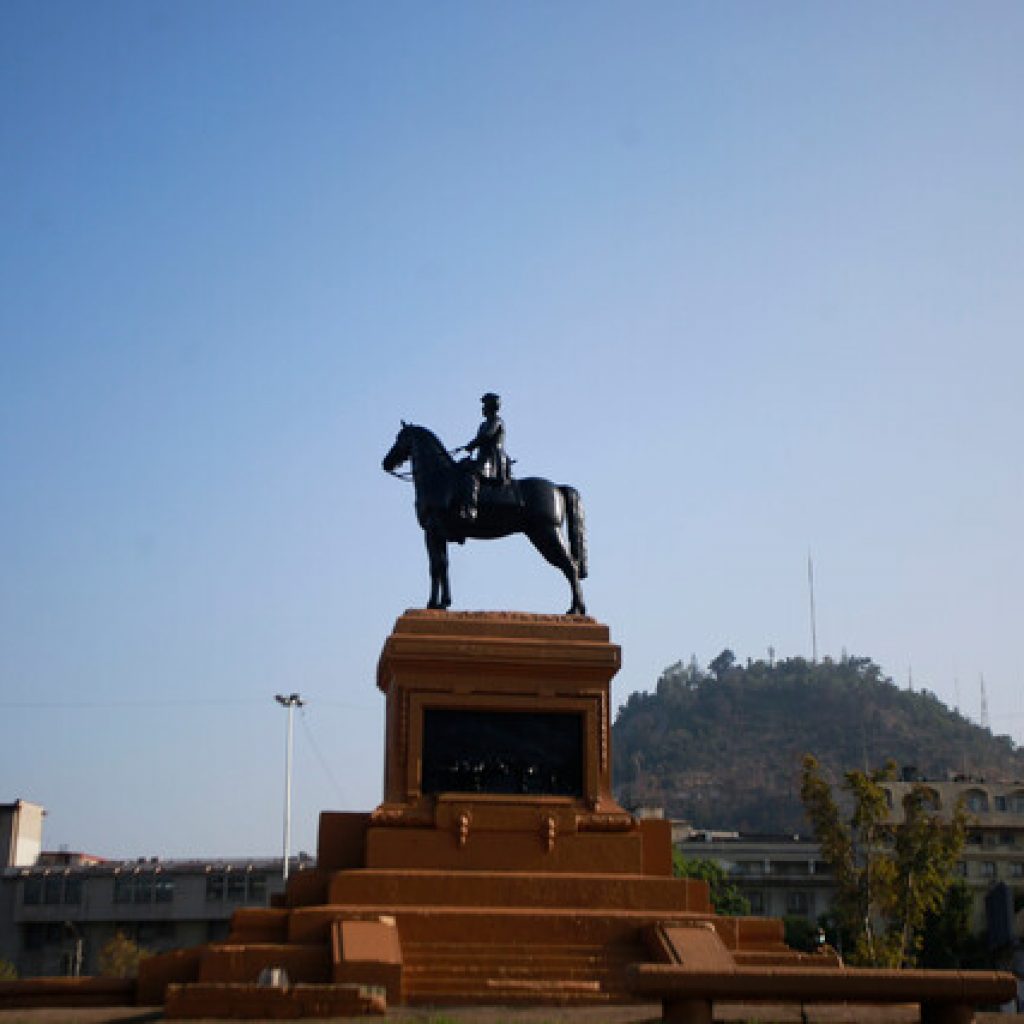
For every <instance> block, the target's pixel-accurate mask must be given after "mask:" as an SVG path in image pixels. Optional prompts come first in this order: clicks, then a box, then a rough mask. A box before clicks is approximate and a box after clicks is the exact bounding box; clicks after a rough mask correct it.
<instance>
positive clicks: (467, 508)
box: [459, 475, 480, 523]
mask: <svg viewBox="0 0 1024 1024" xmlns="http://www.w3.org/2000/svg"><path fill="white" fill-rule="evenodd" d="M479 503H480V480H479V478H478V477H477V476H476V475H473V476H471V477H470V478H469V486H468V487H467V488H466V502H465V504H464V505H463V506H462V509H461V511H460V513H459V514H460V516H461V517H462V518H463V519H465V520H466V522H468V523H471V522H473V520H474V519H476V517H477V511H478V508H479Z"/></svg>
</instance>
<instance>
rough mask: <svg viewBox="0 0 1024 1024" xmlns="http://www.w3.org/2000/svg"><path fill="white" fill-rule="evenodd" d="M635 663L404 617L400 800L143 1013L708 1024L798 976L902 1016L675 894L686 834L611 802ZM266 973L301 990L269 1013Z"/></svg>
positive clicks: (811, 960)
mask: <svg viewBox="0 0 1024 1024" xmlns="http://www.w3.org/2000/svg"><path fill="white" fill-rule="evenodd" d="M619 665H620V652H619V648H618V647H617V646H616V645H615V644H613V643H611V642H610V640H609V636H608V629H607V627H605V626H603V625H601V624H600V623H597V622H595V621H593V620H592V619H587V618H578V617H568V616H540V615H523V614H515V613H479V614H469V613H446V612H428V611H413V612H407V613H406V614H405V615H403V616H402V617H401V618H400V619H399V620H398V622H397V623H396V625H395V628H394V630H393V632H392V633H391V635H390V636H389V637H388V639H387V641H386V643H385V645H384V650H383V652H382V654H381V658H380V667H379V671H378V677H377V684H378V686H379V687H380V689H381V690H382V691H383V693H384V695H385V697H386V699H387V737H386V755H385V772H384V801H383V803H382V804H381V805H380V806H379V807H378V808H377V809H376V810H375V811H374V812H373V813H372V814H354V813H331V812H325V813H324V814H322V815H321V818H320V832H319V840H318V855H317V866H316V868H315V869H314V870H309V871H303V872H301V873H299V874H298V875H296V876H294V877H293V878H292V879H291V880H290V881H289V884H288V888H287V891H286V893H285V895H284V899H283V900H282V901H281V902H280V904H279V905H277V906H274V907H272V908H270V909H266V910H251V909H250V910H239V911H237V912H236V914H235V916H234V918H233V920H232V930H231V935H230V936H229V938H228V941H227V942H225V943H219V944H214V945H210V946H205V947H203V948H201V949H198V950H185V951H182V952H180V953H173V954H168V955H165V956H156V957H152V958H149V959H148V960H145V961H143V964H142V969H141V973H140V979H139V1001H140V1003H157V1002H162V1001H165V1000H166V1011H165V1015H166V1016H167V1017H168V1018H197V1017H204V1016H212V1015H215V1014H216V1015H218V1016H236V1017H240V1018H241V1017H253V1016H259V1017H270V1016H274V1017H289V1016H290V1017H303V1016H305V1017H315V1016H321V1017H322V1016H338V1015H340V1014H341V1013H345V1012H349V1013H355V1012H363V1013H374V1012H381V1010H382V1008H383V1006H384V1003H385V998H386V1002H387V1003H388V1004H392V1005H393V1004H395V1003H432V1004H440V1005H443V1004H452V1003H481V1004H486V1003H490V1004H493V1003H514V1002H533V1003H538V1002H541V1003H563V1004H583V1005H586V1004H591V1005H592V1004H596V1003H605V1002H612V1001H629V1000H635V999H638V998H643V994H646V997H647V998H648V999H650V998H652V997H653V998H660V999H663V1000H664V1003H665V1008H666V1014H667V1015H669V1016H671V1017H673V1018H674V1019H679V1020H692V1021H699V1020H705V1019H710V1013H711V1000H712V999H713V998H722V995H721V993H722V991H728V990H729V987H730V985H731V986H733V987H734V988H735V989H736V991H740V990H741V989H742V986H743V985H746V986H747V988H746V989H742V991H744V992H747V993H748V997H749V998H754V997H756V996H757V994H758V991H759V988H758V986H761V987H762V988H763V987H764V986H765V985H766V984H768V982H766V981H765V980H764V978H763V977H762V974H763V975H764V977H765V978H775V981H776V982H777V978H776V975H778V973H779V969H780V968H781V969H785V970H790V971H795V972H796V973H795V974H794V975H793V976H794V977H797V978H799V979H800V980H799V984H798V985H797V986H796V987H797V988H800V987H801V986H802V987H804V988H806V989H807V990H808V991H812V990H813V991H814V993H815V994H816V995H815V997H816V998H826V997H827V995H828V993H829V992H832V994H833V996H835V997H844V996H843V992H848V993H850V994H849V995H847V996H845V998H851V997H852V998H856V996H855V995H854V994H853V993H864V994H868V998H886V993H887V992H888V991H889V988H887V987H886V985H887V984H888V983H887V982H885V983H884V984H883V983H882V982H880V981H879V980H878V979H875V978H866V977H856V978H855V977H853V975H854V973H855V972H849V971H841V970H839V969H838V965H837V963H836V961H835V959H834V957H831V958H830V957H829V956H827V955H824V954H823V955H818V956H813V957H812V956H806V955H802V954H796V953H794V952H793V951H791V950H789V949H788V948H787V947H786V946H785V945H784V943H783V939H782V923H781V921H778V920H774V919H763V918H719V917H717V916H715V915H714V914H713V912H712V910H711V907H710V905H709V902H708V891H707V886H706V885H705V884H704V883H703V882H698V881H691V880H682V879H674V878H673V877H672V857H671V833H670V828H669V824H668V822H665V821H637V820H636V819H635V818H633V817H632V816H631V815H630V814H628V813H627V812H626V811H625V810H623V808H622V807H620V806H619V805H618V804H617V803H616V801H615V799H614V797H613V796H612V791H611V777H610V764H611V749H610V742H611V739H610V737H611V724H610V707H609V686H610V682H611V679H612V677H613V676H614V675H615V673H616V672H617V671H618V669H619ZM658 965H660V966H658ZM268 967H282V968H284V969H285V971H286V972H287V974H288V978H289V981H290V983H291V987H290V988H287V989H285V990H276V991H274V992H273V993H272V994H269V993H266V991H265V990H264V995H265V998H263V997H261V990H260V989H259V988H258V986H257V985H256V980H257V978H258V976H259V974H260V972H261V971H262V970H263V969H264V968H268ZM812 968H813V970H812ZM801 972H802V973H801ZM805 975H807V976H808V977H805ZM811 976H813V978H811ZM830 976H831V977H832V978H833V979H834V981H833V983H832V986H831V988H830V987H829V981H828V979H829V977H830ZM723 978H724V979H725V980H724V981H723ZM809 978H810V980H808V979H809ZM918 980H920V982H921V984H922V985H924V984H925V980H924V979H918ZM812 981H814V982H816V984H812V983H811V982H812ZM882 981H884V979H883V980H882ZM1004 982H1005V979H1001V980H998V981H994V982H993V985H995V986H996V988H998V987H999V985H1003V984H1004ZM1011 982H1012V979H1011ZM943 984H944V982H943ZM702 985H703V986H704V987H703V988H702V987H701V986H702ZM843 985H845V986H846V988H845V989H843V988H842V986H843ZM879 985H881V988H879ZM709 986H710V987H709ZM715 986H717V988H716V987H715ZM723 986H724V989H723ZM851 986H852V987H851ZM936 986H939V982H934V984H932V989H931V990H930V991H932V992H933V994H934V993H939V988H937V987H936ZM913 987H914V986H913V985H910V986H909V988H913ZM925 987H927V986H925ZM939 987H941V986H939ZM909 988H908V987H907V986H906V985H904V986H903V987H901V988H899V991H898V995H899V997H900V998H901V999H908V998H912V997H913V996H912V993H910V994H908V993H909ZM773 991H774V990H773ZM894 991H895V990H894ZM915 991H916V990H915ZM944 991H945V990H944V989H943V992H944ZM986 991H988V990H986ZM993 991H995V989H993ZM1000 991H1001V989H1000ZM922 992H924V989H922ZM822 993H824V995H823V994H822ZM790 994H791V993H790V991H789V990H788V989H787V990H786V995H787V997H788V996H790ZM939 995H941V993H939ZM943 998H945V997H943ZM956 998H957V999H958V1000H959V1002H955V1005H953V1004H951V1005H953V1009H954V1010H956V1011H957V1012H959V1008H961V1007H962V1006H963V1004H964V1002H965V997H964V995H963V992H962V991H961V989H957V993H956ZM935 1005H937V1006H939V1009H940V1010H942V1007H943V1006H945V1004H941V1003H940V1004H935ZM931 1006H932V1004H929V1007H931ZM942 1012H945V1010H942ZM943 1019H945V1018H943ZM951 1019H952V1018H951Z"/></svg>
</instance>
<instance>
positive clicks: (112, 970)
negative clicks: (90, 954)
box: [99, 932, 149, 978]
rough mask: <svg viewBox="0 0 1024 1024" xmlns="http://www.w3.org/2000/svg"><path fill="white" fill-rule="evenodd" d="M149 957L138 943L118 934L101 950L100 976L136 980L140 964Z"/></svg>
mask: <svg viewBox="0 0 1024 1024" xmlns="http://www.w3.org/2000/svg"><path fill="white" fill-rule="evenodd" d="M147 956H149V953H148V952H147V951H146V950H145V949H143V948H142V947H141V946H140V945H139V944H138V943H137V942H132V940H131V939H129V938H128V936H127V935H125V934H124V933H123V932H118V933H117V934H116V935H115V936H114V937H113V938H112V939H111V940H110V941H109V942H108V943H107V944H106V945H105V946H104V947H103V948H102V949H101V950H100V957H99V967H100V974H101V975H103V977H105V978H135V977H137V976H138V973H139V962H140V961H141V960H142V959H143V958H144V957H147Z"/></svg>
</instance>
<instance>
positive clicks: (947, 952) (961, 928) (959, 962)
mask: <svg viewBox="0 0 1024 1024" xmlns="http://www.w3.org/2000/svg"><path fill="white" fill-rule="evenodd" d="M920 960H921V966H922V967H936V968H967V969H970V970H976V969H978V968H992V967H993V966H994V965H993V963H992V958H991V956H990V955H989V951H988V948H987V946H986V944H985V941H984V939H982V938H981V937H980V936H977V935H973V934H972V933H971V893H970V890H969V889H968V888H967V885H966V884H965V883H964V882H963V880H962V879H959V878H958V879H957V880H956V881H955V882H954V883H953V884H952V885H951V886H950V887H949V888H948V889H947V890H946V898H945V899H944V900H943V903H942V906H941V907H940V908H939V910H938V911H937V912H935V913H931V914H928V915H927V917H926V918H925V922H924V928H923V929H922V930H921V956H920Z"/></svg>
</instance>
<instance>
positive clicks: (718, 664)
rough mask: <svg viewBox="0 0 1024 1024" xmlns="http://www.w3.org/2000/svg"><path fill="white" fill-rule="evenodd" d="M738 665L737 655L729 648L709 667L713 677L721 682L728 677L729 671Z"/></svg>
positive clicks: (714, 659)
mask: <svg viewBox="0 0 1024 1024" xmlns="http://www.w3.org/2000/svg"><path fill="white" fill-rule="evenodd" d="M735 664H736V655H735V654H733V653H732V651H730V650H729V648H728V647H726V649H725V650H724V651H722V653H721V654H719V655H718V657H717V658H713V659H712V660H711V662H710V664H709V665H708V668H709V669H710V670H711V673H712V675H713V676H714V677H715V678H716V679H718V680H721V679H723V678H725V676H726V675H728V673H729V670H730V669H731V668H732V667H733V665H735Z"/></svg>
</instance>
